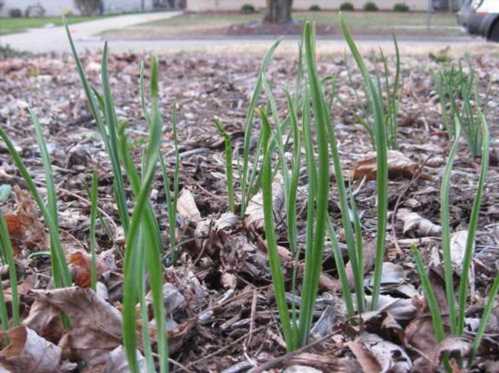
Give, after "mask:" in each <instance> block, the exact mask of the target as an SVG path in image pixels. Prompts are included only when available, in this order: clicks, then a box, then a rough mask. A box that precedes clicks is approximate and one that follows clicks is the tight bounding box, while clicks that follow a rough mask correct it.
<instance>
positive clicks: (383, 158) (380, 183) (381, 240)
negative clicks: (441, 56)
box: [340, 15, 388, 310]
mask: <svg viewBox="0 0 499 373" xmlns="http://www.w3.org/2000/svg"><path fill="white" fill-rule="evenodd" d="M340 25H341V30H342V33H343V37H344V38H345V40H346V42H347V44H348V46H349V48H350V51H351V52H352V56H353V58H354V60H355V62H356V63H357V66H358V68H359V70H360V72H361V74H362V77H363V79H364V83H365V85H366V87H367V92H368V97H369V106H370V108H371V111H372V113H373V114H374V138H375V142H376V166H377V172H376V192H377V205H378V211H377V231H376V257H375V263H374V279H373V290H372V301H371V309H373V310H374V309H376V307H377V305H378V300H379V294H380V288H381V276H382V274H383V260H384V256H385V236H386V221H387V211H388V152H387V142H386V132H385V123H384V113H383V100H382V97H380V95H379V91H378V89H377V88H376V84H375V83H374V81H373V79H372V78H371V77H370V75H369V71H368V70H367V67H366V65H365V63H364V60H363V59H362V56H361V54H360V52H359V50H358V48H357V46H356V44H355V42H354V40H353V38H352V34H351V33H350V30H349V29H348V26H347V25H346V22H345V19H344V17H343V16H342V15H341V16H340Z"/></svg>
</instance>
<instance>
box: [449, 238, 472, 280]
mask: <svg viewBox="0 0 499 373" xmlns="http://www.w3.org/2000/svg"><path fill="white" fill-rule="evenodd" d="M467 240H468V231H457V232H454V233H453V234H452V235H451V237H450V258H451V260H452V266H453V267H454V270H455V271H456V273H461V272H462V271H463V259H464V254H465V252H466V241H467Z"/></svg>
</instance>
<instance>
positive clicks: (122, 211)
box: [65, 24, 129, 233]
mask: <svg viewBox="0 0 499 373" xmlns="http://www.w3.org/2000/svg"><path fill="white" fill-rule="evenodd" d="M65 27H66V34H67V36H68V40H69V44H70V46H71V51H72V52H73V57H74V59H75V61H76V67H77V70H78V74H79V76H80V80H81V83H82V85H83V89H84V91H85V94H86V96H87V101H88V105H89V107H90V111H91V113H92V115H93V117H94V119H95V122H96V123H97V127H98V129H99V132H100V135H101V137H102V140H103V142H104V145H105V146H106V150H107V153H108V154H109V157H110V159H111V165H112V169H113V176H114V178H113V180H114V184H113V191H114V195H115V198H116V204H117V206H118V214H119V216H120V221H121V224H122V225H123V229H124V231H125V233H126V232H127V231H128V225H129V217H128V208H127V205H126V194H125V187H124V181H123V174H122V172H121V165H120V159H119V155H118V142H117V137H116V131H117V126H118V119H117V118H116V112H115V110H114V103H113V98H112V95H111V90H110V87H109V73H108V64H107V59H108V51H107V44H105V45H104V53H103V56H102V85H103V87H104V97H101V96H100V95H99V94H98V93H97V91H96V90H95V89H92V87H91V86H90V83H89V81H88V79H87V77H86V75H85V70H84V69H83V65H82V64H81V60H80V58H79V57H78V53H77V51H76V47H75V45H74V43H73V38H72V37H71V33H70V32H69V28H68V25H67V24H66V25H65Z"/></svg>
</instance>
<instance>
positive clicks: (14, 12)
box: [9, 8, 23, 18]
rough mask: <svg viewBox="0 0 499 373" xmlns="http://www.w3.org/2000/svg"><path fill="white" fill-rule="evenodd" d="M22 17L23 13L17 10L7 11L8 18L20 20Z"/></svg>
mask: <svg viewBox="0 0 499 373" xmlns="http://www.w3.org/2000/svg"><path fill="white" fill-rule="evenodd" d="M22 16H23V12H22V10H21V9H19V8H12V9H9V17H11V18H21V17H22Z"/></svg>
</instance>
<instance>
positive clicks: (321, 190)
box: [299, 22, 329, 345]
mask: <svg viewBox="0 0 499 373" xmlns="http://www.w3.org/2000/svg"><path fill="white" fill-rule="evenodd" d="M303 33H304V40H305V65H306V68H307V74H308V79H309V89H310V97H311V99H312V107H313V109H314V114H315V122H316V126H317V146H318V160H317V164H318V167H317V195H316V206H317V208H316V211H315V227H314V240H313V248H312V251H310V250H307V252H306V253H305V272H304V275H303V289H302V307H301V310H300V325H299V327H300V331H299V340H300V344H301V345H304V344H305V343H307V340H308V334H309V332H310V326H311V324H312V317H313V310H314V305H315V300H316V297H317V292H318V287H319V277H320V274H321V270H322V252H323V248H324V238H325V233H326V228H327V219H328V197H329V149H328V147H329V145H328V123H329V118H328V117H327V115H326V112H325V110H324V107H325V101H324V96H323V91H322V88H321V85H320V81H319V78H318V74H317V67H316V63H315V58H316V56H315V32H314V30H313V26H312V25H311V24H310V22H307V23H306V24H305V27H304V32H303ZM308 218H309V217H308ZM308 218H307V219H308Z"/></svg>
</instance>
